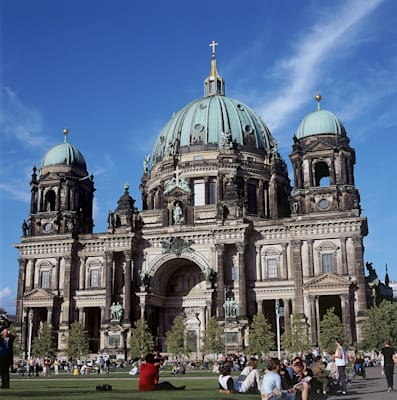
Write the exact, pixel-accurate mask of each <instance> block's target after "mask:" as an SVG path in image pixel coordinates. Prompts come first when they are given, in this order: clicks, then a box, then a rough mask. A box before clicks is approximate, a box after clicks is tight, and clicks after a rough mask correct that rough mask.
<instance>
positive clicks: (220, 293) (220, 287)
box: [215, 244, 225, 320]
mask: <svg viewBox="0 0 397 400" xmlns="http://www.w3.org/2000/svg"><path fill="white" fill-rule="evenodd" d="M215 248H216V255H217V264H218V271H217V275H216V282H217V288H216V299H217V312H216V314H217V315H216V316H217V318H218V320H223V319H224V318H225V312H224V308H223V304H224V302H225V294H224V287H225V277H224V272H223V267H224V266H223V252H224V250H225V245H224V244H216V245H215Z"/></svg>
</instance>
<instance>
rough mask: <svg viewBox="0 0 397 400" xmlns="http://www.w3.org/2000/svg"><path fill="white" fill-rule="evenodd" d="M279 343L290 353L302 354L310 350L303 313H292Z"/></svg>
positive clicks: (307, 329) (307, 328)
mask: <svg viewBox="0 0 397 400" xmlns="http://www.w3.org/2000/svg"><path fill="white" fill-rule="evenodd" d="M281 344H282V346H283V347H284V349H285V350H287V351H289V352H291V353H300V354H303V353H305V352H306V351H309V350H311V347H312V346H311V344H310V339H309V326H308V324H307V322H306V319H305V316H304V315H303V314H292V315H291V318H290V322H289V324H288V326H287V329H286V330H285V332H284V333H283V335H282V336H281Z"/></svg>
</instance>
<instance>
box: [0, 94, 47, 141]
mask: <svg viewBox="0 0 397 400" xmlns="http://www.w3.org/2000/svg"><path fill="white" fill-rule="evenodd" d="M0 104H1V108H0V134H1V135H4V136H5V137H6V138H13V139H16V140H18V141H19V142H20V143H21V144H22V145H24V146H28V147H39V146H43V145H44V144H45V143H46V139H45V138H44V136H42V134H41V132H42V118H41V114H40V113H39V112H38V111H37V110H35V109H34V108H31V107H28V106H26V105H25V104H23V102H22V101H21V100H20V99H19V98H18V96H17V94H16V93H15V92H13V91H12V89H11V88H9V87H2V88H1V89H0Z"/></svg>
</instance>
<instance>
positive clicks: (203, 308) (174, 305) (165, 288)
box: [147, 257, 213, 353]
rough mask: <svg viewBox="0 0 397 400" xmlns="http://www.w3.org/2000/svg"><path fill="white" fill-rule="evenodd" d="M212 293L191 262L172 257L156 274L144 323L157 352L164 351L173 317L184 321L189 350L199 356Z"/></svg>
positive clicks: (198, 269)
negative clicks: (146, 322)
mask: <svg viewBox="0 0 397 400" xmlns="http://www.w3.org/2000/svg"><path fill="white" fill-rule="evenodd" d="M212 292H213V290H212V289H211V287H210V285H209V284H208V282H207V281H206V277H205V275H204V273H203V271H202V269H201V268H200V267H199V266H198V265H197V264H196V263H195V262H194V261H192V260H190V259H187V258H183V257H175V258H172V259H169V260H165V262H164V263H163V264H162V265H161V266H160V267H159V268H158V269H157V270H156V272H155V274H154V276H153V279H152V285H151V293H150V296H149V299H148V303H149V304H148V307H147V312H148V315H147V319H148V321H149V324H150V327H151V329H152V334H153V336H154V337H155V338H156V345H157V347H158V349H159V350H160V351H163V352H165V351H167V348H166V334H167V332H168V331H169V330H170V329H171V327H172V324H173V321H174V319H175V317H176V316H177V315H179V314H181V313H183V314H184V316H185V318H186V326H187V329H188V331H189V335H188V336H189V338H190V340H192V341H193V340H194V341H195V343H192V346H191V347H192V348H194V349H195V352H196V353H199V352H200V338H201V336H202V332H203V330H204V329H205V327H206V324H207V320H208V318H209V313H210V306H209V305H210V304H211V296H212Z"/></svg>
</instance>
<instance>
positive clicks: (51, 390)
mask: <svg viewBox="0 0 397 400" xmlns="http://www.w3.org/2000/svg"><path fill="white" fill-rule="evenodd" d="M217 379H218V375H217V374H212V375H211V374H209V373H200V372H199V373H194V372H192V373H187V375H184V376H183V377H174V376H172V375H171V374H169V373H165V374H162V375H161V377H160V381H166V380H169V381H170V382H171V383H172V384H174V385H175V386H181V385H186V390H181V391H156V392H142V393H141V392H138V378H137V377H131V376H129V375H128V374H127V373H120V372H118V373H111V374H109V375H88V376H73V375H71V374H62V375H59V376H58V377H50V378H43V377H26V376H25V377H17V376H12V377H11V388H10V389H0V398H1V399H2V400H3V399H7V400H23V399H27V400H28V399H29V400H63V399H65V400H99V399H106V400H126V399H128V400H135V399H137V400H152V399H155V400H171V399H172V400H173V399H197V400H199V399H200V400H203V399H205V400H212V399H223V400H230V399H232V398H233V399H236V395H224V394H221V393H219V392H218V383H217ZM103 383H107V384H109V385H111V386H112V391H103V392H98V391H96V390H95V388H96V386H97V385H100V384H103ZM253 399H256V400H258V399H259V395H244V400H253Z"/></svg>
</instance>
